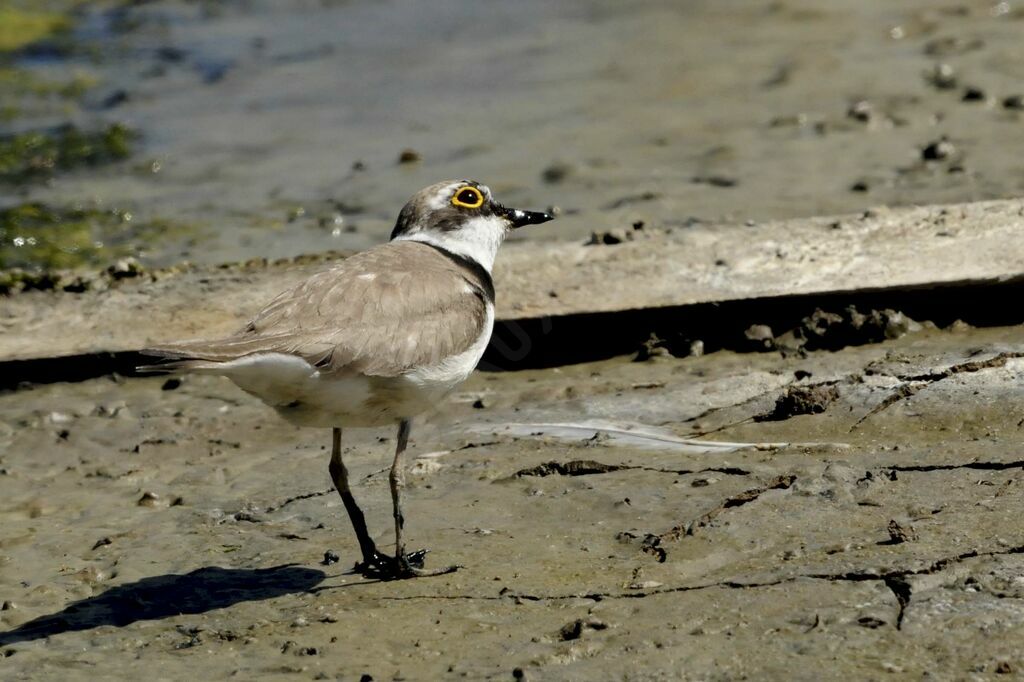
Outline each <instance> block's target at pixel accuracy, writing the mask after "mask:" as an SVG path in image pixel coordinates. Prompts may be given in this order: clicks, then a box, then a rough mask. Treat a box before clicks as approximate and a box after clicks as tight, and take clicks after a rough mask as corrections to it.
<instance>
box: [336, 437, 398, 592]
mask: <svg viewBox="0 0 1024 682" xmlns="http://www.w3.org/2000/svg"><path fill="white" fill-rule="evenodd" d="M333 436H334V443H333V447H332V448H331V464H330V466H329V467H328V468H329V470H330V472H331V480H333V481H334V487H335V488H337V489H338V494H339V495H341V501H342V502H343V503H344V505H345V511H347V512H348V518H349V519H350V520H351V521H352V528H354V529H355V531H356V538H357V539H358V540H359V550H360V551H361V552H362V554H363V561H362V563H361V564H359V563H357V564H356V570H357V571H359V572H360V573H365V572H367V571H370V572H374V571H375V570H379V569H380V568H382V567H384V566H385V565H386V564H389V563H391V561H392V560H391V557H388V556H385V555H383V554H381V553H380V552H378V551H377V545H376V544H374V542H373V538H371V537H370V533H369V532H368V531H367V530H366V519H365V518H364V517H363V510H362V509H360V508H359V505H358V504H356V498H355V497H353V496H352V490H351V488H349V486H348V469H347V468H345V463H344V462H342V461H341V429H340V428H335V429H334V431H333Z"/></svg>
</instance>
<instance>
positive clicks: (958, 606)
mask: <svg viewBox="0 0 1024 682" xmlns="http://www.w3.org/2000/svg"><path fill="white" fill-rule="evenodd" d="M1022 333H1024V329H1022V328H1019V327H1012V328H992V329H986V330H975V329H970V328H966V327H964V326H963V325H957V326H956V327H954V328H951V329H948V330H945V331H938V330H934V329H929V328H928V327H927V326H926V327H925V328H924V329H922V330H920V331H917V332H913V333H910V334H908V335H907V336H905V337H903V338H902V339H899V340H894V341H888V342H885V343H882V344H874V345H868V346H860V347H851V348H846V349H844V350H840V351H838V352H824V351H819V352H813V353H810V354H809V355H807V357H800V356H799V355H796V356H791V357H788V358H786V357H783V356H782V355H781V354H779V353H774V352H773V353H752V354H733V353H729V352H724V351H723V352H719V353H713V354H710V355H706V356H703V357H688V358H682V359H678V358H673V357H671V356H667V355H657V354H656V355H655V356H653V357H651V358H650V359H648V360H647V361H646V362H634V361H632V358H631V357H620V358H615V359H612V360H608V361H604V362H600V363H593V364H581V365H575V366H567V367H563V368H559V369H552V370H537V371H524V372H515V373H480V374H477V375H475V376H474V378H473V379H471V381H470V382H469V383H468V384H466V385H465V386H464V387H463V389H462V390H461V391H460V392H459V393H458V394H456V395H455V396H454V398H453V400H452V401H451V402H450V404H449V405H448V406H447V407H445V408H444V409H443V411H442V412H440V413H438V414H434V415H430V416H429V417H428V418H427V419H426V423H421V425H419V426H418V427H417V428H416V429H415V430H414V432H413V445H412V453H411V457H410V460H411V464H410V476H409V489H408V495H407V515H408V530H409V534H410V536H411V542H412V544H413V545H415V546H416V547H420V546H423V547H429V548H430V549H431V550H432V552H431V554H430V555H429V556H428V565H432V566H440V565H446V564H448V563H451V562H455V563H459V564H462V565H463V566H464V568H463V569H462V570H460V571H459V572H457V573H455V574H453V575H448V576H443V577H438V578H431V579H419V580H410V581H401V582H375V581H372V580H367V579H364V578H361V577H359V576H356V575H353V574H351V573H350V572H349V571H348V570H347V569H348V567H349V566H350V565H351V564H352V562H353V561H354V560H355V559H356V558H357V554H356V553H357V547H356V544H355V542H354V538H353V536H352V533H351V531H350V528H349V526H348V521H347V518H346V517H345V514H344V511H343V508H342V506H341V504H340V501H339V499H337V497H336V496H335V494H334V493H333V492H332V491H331V490H330V484H329V479H328V475H327V471H326V465H327V459H328V453H327V450H326V447H327V445H328V434H327V433H326V432H318V431H314V430H297V429H294V428H292V427H290V426H287V425H285V424H284V423H282V422H280V421H279V420H277V418H276V417H274V416H273V415H271V414H269V413H268V411H267V410H266V409H265V408H264V407H262V406H261V405H260V404H257V403H256V401H255V400H253V399H251V398H249V397H247V396H245V395H244V394H242V393H241V392H239V391H237V390H235V389H234V388H233V387H232V386H231V385H230V384H228V383H227V382H226V381H222V380H217V379H193V378H189V379H187V380H186V381H184V382H183V383H181V384H180V386H176V385H175V383H173V382H172V383H170V384H165V383H164V382H165V379H163V378H152V379H145V380H141V379H133V380H127V381H125V380H121V381H114V380H111V379H109V378H104V379H96V380H91V381H88V382H84V383H78V384H68V385H62V384H54V385H49V386H38V387H35V388H32V389H30V390H21V391H17V392H13V393H9V394H7V395H4V396H2V397H0V415H2V418H0V444H2V451H3V453H4V454H3V456H2V461H0V467H2V469H0V473H2V476H0V499H2V500H3V505H2V509H0V514H2V518H3V524H2V530H0V534H2V539H0V585H3V588H2V589H3V594H2V598H3V602H4V606H3V611H2V612H0V622H2V623H3V625H4V630H5V631H4V632H3V633H2V634H0V643H2V645H3V646H2V651H3V653H4V658H2V659H0V666H3V668H4V671H5V672H4V677H5V679H40V678H53V677H61V678H62V679H82V678H91V679H95V678H96V677H97V676H100V677H102V676H122V675H124V674H126V672H127V671H128V670H139V669H146V670H148V671H151V672H150V673H149V674H150V675H151V676H152V677H154V678H157V679H180V678H183V677H188V676H195V675H201V676H202V677H204V678H207V679H213V678H220V677H227V676H229V675H235V676H238V677H241V678H250V677H253V676H256V675H261V676H271V677H272V676H274V675H281V676H282V677H285V676H289V677H291V676H295V677H298V678H300V679H302V678H307V679H335V678H338V679H360V678H361V676H364V675H370V676H372V677H373V678H374V679H378V680H380V679H385V680H386V679H431V678H458V677H464V678H469V679H481V678H488V679H510V678H513V677H514V676H518V677H520V678H521V677H523V676H525V677H526V679H679V678H685V679H739V678H744V677H749V678H755V679H757V678H761V679H763V678H765V677H774V678H786V679H808V680H810V679H821V678H822V677H823V676H826V677H832V678H846V679H852V678H855V679H882V678H892V679H922V678H927V679H987V678H989V677H995V676H998V675H1000V674H1003V673H1008V674H1010V675H1011V676H1013V675H1017V674H1019V673H1020V671H1021V670H1024V659H1022V658H1021V653H1020V652H1021V650H1020V646H1019V643H1020V642H1021V641H1024V601H1022V600H1024V582H1022V580H1024V579H1022V578H1021V576H1022V575H1024V528H1022V526H1021V524H1020V517H1021V514H1022V513H1024V492H1022V490H1024V488H1022V485H1024V479H1022V469H1024V461H1022V459H1021V453H1020V449H1019V440H1020V434H1021V429H1022V426H1021V423H1022V420H1024V409H1022V408H1021V407H1020V405H1021V404H1022V400H1021V398H1022V392H1024V389H1022V386H1024V382H1022V381H1021V380H1022V378H1024V377H1022V374H1024V345H1022V343H1021V338H1022ZM640 424H643V425H644V426H642V427H640V426H639V425H640ZM620 430H626V431H627V432H629V433H625V434H622V433H618V431H620ZM685 438H696V439H698V440H699V441H701V442H703V444H695V443H693V442H691V441H688V440H684V439H685ZM392 447H393V437H392V434H378V433H375V432H372V431H367V432H356V431H352V432H349V433H346V436H345V453H346V454H345V456H346V458H347V460H348V461H349V462H350V465H351V467H352V468H353V470H354V473H355V476H356V478H357V480H358V481H359V483H358V486H357V494H358V496H359V499H360V500H361V502H362V503H363V505H364V507H365V509H366V511H367V516H368V519H369V523H370V526H371V528H372V529H373V530H374V531H375V535H376V537H377V538H378V541H379V542H380V543H382V544H386V543H387V542H388V538H389V537H390V536H389V532H388V529H389V528H390V527H391V525H390V507H389V498H388V489H387V480H386V474H384V468H385V467H386V466H387V464H388V457H389V451H390V449H391V448H392ZM328 550H330V551H334V552H336V553H337V554H338V555H339V557H340V562H338V563H335V564H330V565H324V564H323V563H322V561H323V559H324V554H325V552H327V551H328ZM517 671H519V672H517ZM363 679H365V678H363Z"/></svg>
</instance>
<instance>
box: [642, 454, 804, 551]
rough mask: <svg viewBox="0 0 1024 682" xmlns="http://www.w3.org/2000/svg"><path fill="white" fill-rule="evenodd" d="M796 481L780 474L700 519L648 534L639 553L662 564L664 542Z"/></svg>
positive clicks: (694, 531) (790, 475)
mask: <svg viewBox="0 0 1024 682" xmlns="http://www.w3.org/2000/svg"><path fill="white" fill-rule="evenodd" d="M795 481H796V476H795V475H793V474H782V475H780V476H776V477H775V478H773V479H772V480H770V481H768V483H766V484H765V485H763V486H758V487H757V488H751V489H749V490H744V491H743V492H741V493H739V494H738V495H733V496H732V497H728V498H726V499H725V500H724V501H723V502H722V503H721V504H720V505H718V506H717V507H715V508H714V509H712V510H710V511H707V512H705V513H704V514H702V515H701V516H700V517H698V518H697V519H695V520H694V521H691V522H689V523H684V524H680V525H678V526H674V527H673V528H671V529H670V530H668V531H666V532H664V533H662V534H660V535H653V534H648V535H647V536H646V537H645V538H644V540H643V543H642V544H641V546H640V549H641V551H643V552H644V553H645V554H650V555H652V556H654V557H655V558H656V559H657V560H658V563H664V561H665V559H666V558H668V551H667V550H666V549H665V547H664V544H665V543H666V542H675V541H678V540H680V539H682V538H683V537H685V536H688V535H695V534H696V533H697V530H698V529H700V528H704V527H706V526H708V525H710V524H711V522H712V521H714V520H715V518H717V517H718V516H719V515H720V514H721V513H722V512H724V511H725V510H726V509H732V508H734V507H742V506H743V505H745V504H749V503H751V502H753V501H754V500H756V499H758V498H759V497H760V496H761V495H763V494H764V493H766V492H768V491H769V490H787V489H789V488H790V487H791V486H792V485H793V483H794V482H795Z"/></svg>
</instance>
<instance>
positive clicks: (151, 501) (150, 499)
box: [136, 490, 160, 507]
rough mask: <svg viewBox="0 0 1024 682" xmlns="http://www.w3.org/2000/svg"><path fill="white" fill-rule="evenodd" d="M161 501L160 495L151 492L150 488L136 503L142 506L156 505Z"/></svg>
mask: <svg viewBox="0 0 1024 682" xmlns="http://www.w3.org/2000/svg"><path fill="white" fill-rule="evenodd" d="M159 502H160V496H159V495H157V494H156V493H151V492H149V491H148V490H147V491H146V492H144V493H142V497H140V498H139V501H138V502H137V503H136V504H138V505H139V506H140V507H155V506H156V505H157V504H158V503H159Z"/></svg>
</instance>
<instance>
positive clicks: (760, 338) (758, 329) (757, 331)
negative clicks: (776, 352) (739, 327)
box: [743, 324, 775, 350]
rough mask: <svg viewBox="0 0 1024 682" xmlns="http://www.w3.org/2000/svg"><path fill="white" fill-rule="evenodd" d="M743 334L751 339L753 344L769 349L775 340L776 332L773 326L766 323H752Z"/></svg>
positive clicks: (748, 339)
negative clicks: (773, 330)
mask: <svg viewBox="0 0 1024 682" xmlns="http://www.w3.org/2000/svg"><path fill="white" fill-rule="evenodd" d="M743 336H744V337H745V338H746V339H747V341H750V343H751V345H753V346H755V347H757V348H760V349H763V350H769V349H770V348H771V347H772V344H773V342H774V340H775V334H774V333H773V332H772V328H771V327H769V326H768V325H766V324H752V325H750V326H749V327H747V330H746V331H745V332H743Z"/></svg>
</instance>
